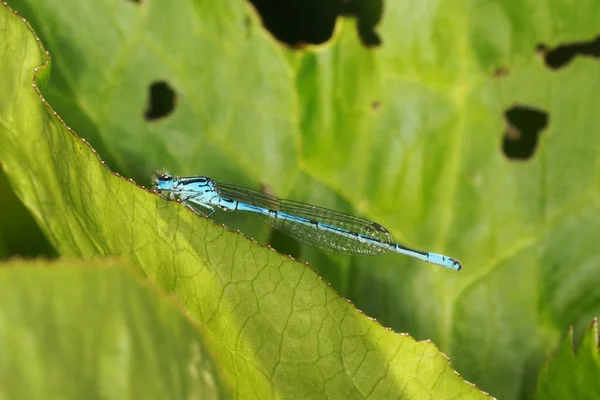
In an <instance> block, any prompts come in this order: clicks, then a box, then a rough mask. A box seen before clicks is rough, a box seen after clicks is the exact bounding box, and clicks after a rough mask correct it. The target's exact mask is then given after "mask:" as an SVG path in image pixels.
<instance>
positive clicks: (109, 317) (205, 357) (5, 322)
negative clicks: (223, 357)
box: [0, 260, 231, 400]
mask: <svg viewBox="0 0 600 400" xmlns="http://www.w3.org/2000/svg"><path fill="white" fill-rule="evenodd" d="M124 267H125V266H124V265H122V263H118V262H115V261H105V262H100V261H94V262H87V263H86V262H84V261H75V260H60V261H55V262H49V261H34V262H26V261H17V260H14V261H10V262H8V263H4V264H0V354H2V357H0V398H2V399H15V400H16V399H28V400H29V399H90V398H95V399H141V398H143V399H226V398H230V397H231V396H230V394H229V390H228V389H225V388H226V385H225V384H224V381H223V378H222V377H221V376H220V374H219V370H218V368H217V366H216V365H215V363H214V361H213V355H211V354H210V351H209V350H208V349H207V346H206V344H205V343H204V342H203V339H202V337H201V333H202V332H203V331H202V329H201V328H198V327H195V326H193V324H192V323H191V321H190V320H189V319H188V318H186V317H185V316H184V315H183V314H182V312H181V310H179V309H178V307H176V305H175V303H174V302H173V299H167V298H159V297H158V294H157V292H156V290H153V289H152V288H151V287H150V285H148V283H147V282H144V281H143V278H142V279H140V278H136V277H134V275H133V274H132V273H131V271H128V270H127V269H125V268H124ZM127 267H129V268H131V266H127Z"/></svg>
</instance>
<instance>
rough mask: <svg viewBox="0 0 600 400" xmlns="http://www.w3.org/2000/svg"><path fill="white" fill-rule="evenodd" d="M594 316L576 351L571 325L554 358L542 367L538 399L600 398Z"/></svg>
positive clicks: (596, 324)
mask: <svg viewBox="0 0 600 400" xmlns="http://www.w3.org/2000/svg"><path fill="white" fill-rule="evenodd" d="M599 346H600V344H599V342H598V319H595V320H594V321H593V322H592V324H591V325H590V327H589V329H588V330H586V332H585V335H584V336H583V339H582V340H581V343H580V344H579V347H578V349H577V351H575V350H574V349H573V327H571V329H569V333H568V335H566V337H565V338H564V339H563V340H562V342H561V343H560V346H559V348H558V350H557V352H556V354H555V355H554V357H553V358H552V359H551V360H550V362H548V364H547V365H545V366H544V368H542V372H541V373H540V376H539V380H538V396H537V398H538V399H598V398H600V352H599Z"/></svg>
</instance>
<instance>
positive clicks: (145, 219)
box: [0, 7, 486, 399]
mask: <svg viewBox="0 0 600 400" xmlns="http://www.w3.org/2000/svg"><path fill="white" fill-rule="evenodd" d="M0 26H2V37H3V40H2V43H3V48H2V50H1V51H0V55H1V57H2V58H1V59H0V65H2V66H3V71H2V74H0V93H2V95H1V96H0V135H1V136H0V137H1V138H2V143H3V146H2V147H0V160H2V164H3V167H4V170H5V171H6V173H7V175H8V177H9V179H10V182H11V184H12V186H13V187H14V189H15V191H16V193H17V194H18V195H19V197H20V198H21V199H23V201H24V203H25V204H26V206H27V207H28V208H29V209H30V210H31V211H32V213H33V215H34V216H35V217H36V219H37V220H38V221H39V223H40V225H41V226H42V228H43V230H44V231H45V232H46V233H47V234H48V236H49V237H50V239H51V241H52V243H53V244H54V245H55V247H56V248H57V250H58V251H59V252H60V253H61V254H63V255H68V256H79V257H83V258H90V257H97V256H104V255H118V256H124V257H126V258H129V259H130V260H131V261H132V262H134V263H135V264H138V265H139V266H140V267H141V268H142V269H143V270H144V272H145V273H146V274H147V275H148V276H149V278H150V279H152V280H153V281H155V282H156V283H157V284H158V285H159V286H160V287H161V288H163V289H164V290H166V291H168V292H175V293H177V294H178V296H179V298H180V299H181V301H182V302H183V303H184V305H185V307H186V309H187V311H188V312H189V313H190V315H192V316H193V317H194V318H195V319H196V320H197V321H199V322H200V323H201V324H202V327H203V329H202V332H205V335H206V336H207V339H209V340H207V341H206V345H207V346H209V347H210V350H211V354H214V355H215V357H216V359H217V361H218V365H219V367H220V368H221V370H222V372H223V374H224V376H225V379H226V380H227V381H228V383H229V384H230V385H231V387H233V388H234V390H235V393H234V394H235V396H238V397H240V398H260V399H265V398H286V399H287V398H307V397H310V398H345V399H346V398H365V397H370V398H377V399H383V398H398V397H402V398H423V397H435V398H457V397H461V398H483V397H486V396H485V395H484V394H483V393H482V392H480V391H479V390H478V389H477V388H476V387H474V386H472V385H470V384H469V383H467V382H465V381H464V380H463V379H462V378H461V377H460V376H459V375H458V374H456V373H455V372H454V370H453V369H452V367H451V366H450V364H449V362H448V360H447V358H446V357H445V356H444V354H442V353H441V352H440V351H439V350H438V349H437V348H436V347H435V346H434V345H433V344H432V343H430V342H417V341H415V340H414V339H413V338H412V337H410V336H408V335H399V334H396V333H395V332H393V331H391V330H387V329H385V328H383V327H382V326H381V325H380V324H378V323H376V322H375V321H373V320H371V319H369V318H367V317H365V316H364V315H363V314H361V313H360V312H359V311H357V310H356V309H355V308H354V307H353V306H352V305H351V304H349V303H348V302H346V301H344V299H342V298H340V297H339V296H338V295H337V294H336V293H335V292H334V291H333V290H332V289H331V288H330V287H328V285H327V284H326V283H325V282H323V280H321V279H320V278H319V276H318V275H317V274H316V273H315V272H314V271H313V270H312V269H311V268H309V267H308V266H306V265H304V264H301V263H298V262H296V261H294V260H292V259H290V258H288V257H285V256H282V255H279V254H277V253H275V252H274V251H272V250H270V249H268V248H265V247H262V246H259V245H257V244H256V243H254V242H252V241H250V240H248V239H246V238H245V237H243V236H241V235H240V234H238V233H235V232H231V231H228V230H226V229H224V228H223V227H221V226H218V225H215V224H214V223H212V222H211V221H210V220H208V219H205V218H200V217H198V216H197V215H195V214H193V213H192V212H190V211H189V210H188V209H186V208H184V207H183V206H181V205H180V204H178V203H175V202H167V201H166V200H165V199H163V198H161V197H159V196H158V195H157V194H156V193H152V192H149V191H147V190H143V189H142V188H140V187H139V186H137V185H135V184H134V183H133V182H131V181H127V180H125V179H123V178H121V177H119V176H116V175H114V174H112V173H111V172H110V171H108V169H107V168H106V167H105V166H104V165H103V164H101V163H100V161H99V160H98V158H97V155H96V153H95V152H94V151H93V150H92V149H91V148H90V147H89V146H88V145H87V144H86V143H85V142H83V141H82V140H81V139H79V137H77V136H76V135H75V134H74V133H73V132H71V131H68V130H67V129H66V128H65V126H64V125H63V124H62V123H61V121H60V120H59V119H58V117H57V116H56V115H55V114H53V112H52V110H51V109H50V107H49V106H48V105H47V103H42V101H41V100H40V97H39V96H38V93H37V92H36V91H35V90H34V89H33V88H32V87H31V86H32V76H33V70H34V69H36V71H37V74H38V77H39V78H40V79H38V80H37V81H36V82H37V85H39V84H40V82H46V78H47V75H44V74H47V71H48V68H47V64H46V62H47V57H46V54H45V53H44V52H43V51H41V50H40V48H39V44H38V43H36V40H35V39H34V36H33V35H32V33H31V32H30V31H29V30H28V29H27V27H26V26H25V25H24V24H23V23H22V22H21V21H19V20H18V18H17V17H15V15H13V14H12V13H11V12H10V11H9V10H8V9H7V8H6V7H0ZM40 65H43V66H44V67H42V68H41V69H40V68H38V66H40Z"/></svg>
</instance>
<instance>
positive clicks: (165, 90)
mask: <svg viewBox="0 0 600 400" xmlns="http://www.w3.org/2000/svg"><path fill="white" fill-rule="evenodd" d="M176 102H177V95H176V94H175V91H174V90H173V89H172V88H171V87H170V86H169V84H168V83H167V82H164V81H160V82H155V83H153V84H152V85H151V86H150V93H149V99H148V108H147V109H146V112H145V113H144V116H145V117H146V120H148V121H153V120H156V119H159V118H163V117H166V116H167V115H169V114H171V113H172V112H173V110H174V109H175V103H176Z"/></svg>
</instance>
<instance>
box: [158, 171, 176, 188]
mask: <svg viewBox="0 0 600 400" xmlns="http://www.w3.org/2000/svg"><path fill="white" fill-rule="evenodd" d="M174 183H175V181H174V179H173V177H172V176H171V175H169V174H168V173H166V172H162V173H160V174H157V175H156V176H155V177H154V189H156V190H171V189H172V188H173V185H174Z"/></svg>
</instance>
